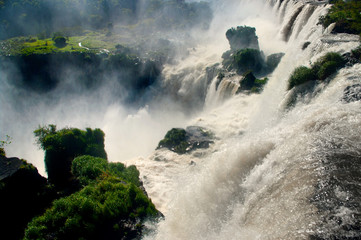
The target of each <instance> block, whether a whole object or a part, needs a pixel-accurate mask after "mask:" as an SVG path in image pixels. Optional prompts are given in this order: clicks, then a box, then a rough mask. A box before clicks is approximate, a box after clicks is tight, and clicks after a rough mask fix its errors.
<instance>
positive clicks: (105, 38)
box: [0, 31, 129, 56]
mask: <svg viewBox="0 0 361 240" xmlns="http://www.w3.org/2000/svg"><path fill="white" fill-rule="evenodd" d="M66 39H67V41H66V45H65V46H64V47H57V46H56V45H55V42H54V41H53V40H52V39H51V38H47V39H38V38H37V37H32V36H27V37H16V38H11V39H7V40H4V41H1V42H0V55H3V56H9V55H29V54H47V53H55V52H84V51H91V52H95V53H97V52H99V53H100V52H104V49H106V50H108V51H114V50H115V49H116V48H115V46H116V45H117V44H124V43H125V42H126V41H129V39H128V37H125V36H122V35H115V34H114V35H113V34H112V35H110V36H109V35H107V34H106V33H101V32H95V31H84V34H83V35H81V36H71V37H67V38H66ZM79 43H81V46H80V44H79Z"/></svg>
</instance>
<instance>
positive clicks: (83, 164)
mask: <svg viewBox="0 0 361 240" xmlns="http://www.w3.org/2000/svg"><path fill="white" fill-rule="evenodd" d="M107 167H108V161H107V160H106V159H104V158H99V157H92V156H88V155H87V156H80V157H77V158H75V159H74V160H73V163H72V166H71V171H72V173H73V174H74V176H75V177H77V178H78V179H79V181H80V183H81V184H82V185H84V186H85V185H88V184H90V183H91V182H94V181H95V180H96V179H97V178H98V177H99V176H100V175H101V174H103V173H104V172H105V171H106V169H107Z"/></svg>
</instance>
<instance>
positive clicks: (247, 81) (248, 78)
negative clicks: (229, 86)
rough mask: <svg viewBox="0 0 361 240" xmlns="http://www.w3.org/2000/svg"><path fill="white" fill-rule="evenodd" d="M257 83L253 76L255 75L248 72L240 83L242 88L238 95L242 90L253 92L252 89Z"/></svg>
mask: <svg viewBox="0 0 361 240" xmlns="http://www.w3.org/2000/svg"><path fill="white" fill-rule="evenodd" d="M255 81H256V77H255V76H254V75H253V73H252V72H247V73H246V74H245V75H244V76H243V78H242V80H241V81H240V87H239V89H238V91H237V93H239V92H240V91H242V90H251V88H252V87H253V86H254V84H255Z"/></svg>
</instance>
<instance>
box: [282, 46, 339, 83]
mask: <svg viewBox="0 0 361 240" xmlns="http://www.w3.org/2000/svg"><path fill="white" fill-rule="evenodd" d="M344 65H345V60H344V59H343V57H342V56H341V55H340V54H339V53H335V52H329V53H327V54H325V55H324V56H323V57H321V58H319V59H318V60H317V61H316V62H315V63H314V64H312V66H311V69H310V68H307V67H305V66H301V67H298V68H296V69H295V70H294V71H293V73H292V74H291V77H290V78H289V80H288V82H289V84H288V89H291V88H293V87H294V86H297V85H299V84H302V83H305V82H307V81H311V80H316V79H319V80H325V79H326V78H327V77H329V76H330V75H332V74H333V73H335V72H336V71H337V70H338V69H340V68H342V67H343V66H344Z"/></svg>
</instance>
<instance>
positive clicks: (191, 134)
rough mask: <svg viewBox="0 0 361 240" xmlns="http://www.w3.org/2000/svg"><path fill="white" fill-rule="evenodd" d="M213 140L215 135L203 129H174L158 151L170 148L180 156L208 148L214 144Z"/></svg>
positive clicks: (192, 127) (195, 127) (197, 127)
mask: <svg viewBox="0 0 361 240" xmlns="http://www.w3.org/2000/svg"><path fill="white" fill-rule="evenodd" d="M213 140H214V134H213V133H212V132H211V131H209V130H208V129H205V128H203V127H199V126H189V127H187V128H186V129H182V128H173V129H171V130H170V131H168V132H167V134H166V135H165V137H164V139H163V140H161V141H160V142H159V144H158V147H157V149H160V148H168V149H169V150H171V151H173V152H176V153H178V154H184V153H189V152H191V151H193V150H196V149H199V148H208V147H209V146H210V144H212V143H214V141H213Z"/></svg>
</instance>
